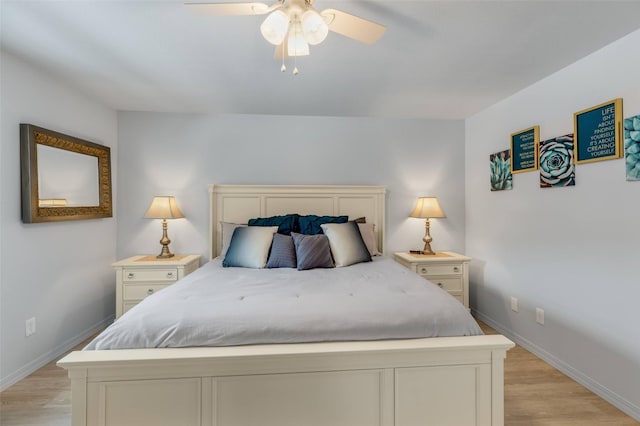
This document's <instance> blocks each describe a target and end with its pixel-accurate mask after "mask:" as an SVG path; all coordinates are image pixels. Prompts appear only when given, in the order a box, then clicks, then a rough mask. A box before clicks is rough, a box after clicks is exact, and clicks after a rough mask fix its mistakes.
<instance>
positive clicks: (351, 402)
mask: <svg viewBox="0 0 640 426" xmlns="http://www.w3.org/2000/svg"><path fill="white" fill-rule="evenodd" d="M385 192H386V191H385V188H384V187H379V186H373V187H372V186H253V185H251V186H248V185H241V186H238V185H210V187H209V193H210V205H211V218H210V225H211V228H210V247H211V255H210V257H211V258H212V259H213V258H216V257H217V256H218V254H219V253H220V252H221V250H222V235H221V230H222V225H221V222H233V223H246V222H247V220H248V219H250V218H255V217H267V216H275V215H281V214H286V213H291V212H298V213H300V214H317V215H346V216H348V217H349V218H350V219H353V218H359V217H365V218H366V221H367V222H368V223H372V224H373V225H374V228H373V229H375V235H374V236H375V241H376V242H377V245H378V249H379V250H380V251H382V249H383V248H384V236H385V226H384V223H385V218H384V213H385ZM385 261H387V260H385V259H380V260H378V259H377V260H375V261H374V263H380V264H383V263H381V262H385ZM212 262H216V260H213V261H212ZM388 267H389V268H392V267H391V266H390V265H388ZM348 268H351V267H348ZM345 269H347V268H345ZM354 269H356V268H354ZM196 272H198V271H196ZM194 274H196V273H195V272H194V273H193V274H191V275H190V276H192V275H194ZM196 277H197V276H196ZM186 278H189V276H188V277H186ZM186 278H185V279H186ZM414 278H415V277H414ZM192 279H194V280H195V278H192ZM178 285H179V283H178V284H174V286H178ZM174 286H172V287H174ZM433 287H435V286H433ZM177 288H178V287H177ZM168 290H169V289H167V290H163V291H165V292H168ZM176 291H177V290H176ZM167 294H168V295H169V293H167ZM161 295H162V292H159V293H158V294H157V295H155V296H153V297H154V298H158V299H160V296H161ZM167 297H168V296H167ZM456 303H457V302H456ZM143 305H144V302H143V303H141V304H140V305H139V306H140V309H139V310H142V309H143V308H144V306H143ZM127 315H128V314H127ZM127 315H125V316H123V317H122V318H121V319H119V320H118V322H120V321H121V320H123V319H126V317H127ZM134 315H135V312H132V315H130V316H131V317H133V316H134ZM118 322H116V324H117V323H118ZM116 324H114V326H115V325H116ZM123 324H124V322H123ZM371 339H372V340H349V335H346V336H345V337H344V339H342V340H343V341H320V342H307V343H278V342H279V341H278V340H274V343H266V344H247V345H241V346H237V345H233V344H230V345H225V346H216V347H201V346H198V347H166V348H165V347H162V348H142V349H120V350H86V351H77V352H72V353H70V354H69V355H67V356H65V357H64V358H63V359H61V360H60V361H59V362H58V365H60V366H61V367H63V368H65V369H67V370H68V373H69V377H70V379H71V392H72V424H73V425H74V426H79V425H118V426H122V425H154V426H155V425H207V426H243V425H247V426H248V425H260V426H271V425H273V426H276V425H277V426H284V425H292V426H293V425H296V426H299V425H305V426H306V425H309V426H316V425H317V426H321V425H336V426H339V425H344V426H359V425H381V426H391V425H396V426H410V425H428V424H429V425H456V426H463V425H502V424H503V423H504V405H503V400H504V396H503V389H504V384H503V383H504V377H503V362H504V358H505V356H506V351H507V350H508V349H510V348H511V347H513V343H512V342H511V341H509V340H508V339H506V338H505V337H504V336H500V335H476V336H452V337H432V338H394V339H385V338H384V336H382V337H381V336H372V337H371ZM373 339H376V340H373ZM338 340H340V339H338ZM232 343H233V341H232Z"/></svg>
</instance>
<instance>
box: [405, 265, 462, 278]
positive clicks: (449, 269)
mask: <svg viewBox="0 0 640 426" xmlns="http://www.w3.org/2000/svg"><path fill="white" fill-rule="evenodd" d="M416 272H417V273H418V274H420V275H462V267H461V266H460V265H424V264H422V265H420V264H418V265H416Z"/></svg>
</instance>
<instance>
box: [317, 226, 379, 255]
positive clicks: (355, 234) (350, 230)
mask: <svg viewBox="0 0 640 426" xmlns="http://www.w3.org/2000/svg"><path fill="white" fill-rule="evenodd" d="M321 227H322V230H323V231H324V234H325V235H326V236H327V238H328V239H329V246H330V247H331V254H332V255H333V260H334V261H335V262H336V266H349V265H354V264H356V263H361V262H371V254H370V253H369V249H368V248H367V245H366V244H365V242H364V240H363V239H362V234H361V233H360V228H359V227H358V224H357V223H355V222H347V223H324V224H322V225H321Z"/></svg>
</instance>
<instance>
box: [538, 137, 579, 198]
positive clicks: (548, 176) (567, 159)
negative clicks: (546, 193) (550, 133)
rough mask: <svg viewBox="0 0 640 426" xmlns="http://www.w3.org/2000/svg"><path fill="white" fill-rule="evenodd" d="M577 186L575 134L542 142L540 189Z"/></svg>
mask: <svg viewBox="0 0 640 426" xmlns="http://www.w3.org/2000/svg"><path fill="white" fill-rule="evenodd" d="M575 184H576V166H575V162H574V156H573V134H568V135H564V136H559V137H557V138H553V139H549V140H546V141H542V142H540V188H554V187H561V186H574V185H575Z"/></svg>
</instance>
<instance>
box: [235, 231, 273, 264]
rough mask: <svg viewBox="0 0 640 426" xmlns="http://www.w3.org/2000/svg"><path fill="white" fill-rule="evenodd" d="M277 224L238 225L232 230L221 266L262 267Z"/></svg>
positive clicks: (267, 255) (265, 262)
mask: <svg viewBox="0 0 640 426" xmlns="http://www.w3.org/2000/svg"><path fill="white" fill-rule="evenodd" d="M276 232H278V227H277V226H239V227H237V228H236V229H235V230H234V231H233V236H232V237H231V243H230V244H229V249H228V250H227V253H226V255H225V257H224V260H223V261H222V266H225V267H229V266H237V267H242V268H264V267H265V265H266V264H267V259H268V257H269V249H271V243H272V242H273V234H275V233H276Z"/></svg>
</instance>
